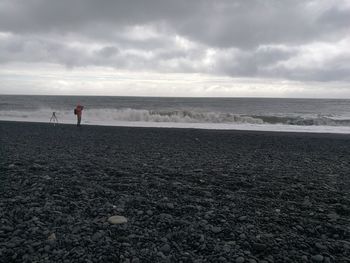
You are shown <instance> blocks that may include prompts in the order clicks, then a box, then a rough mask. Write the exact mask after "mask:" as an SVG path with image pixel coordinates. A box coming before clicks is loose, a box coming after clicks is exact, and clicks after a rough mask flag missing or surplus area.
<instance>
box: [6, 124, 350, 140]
mask: <svg viewBox="0 0 350 263" xmlns="http://www.w3.org/2000/svg"><path fill="white" fill-rule="evenodd" d="M1 123H23V124H41V125H51V126H53V124H50V123H49V122H41V121H22V120H21V121H16V120H0V124H1ZM130 123H131V124H132V123H133V122H130ZM131 124H129V125H130V126H128V123H127V122H125V125H108V124H87V123H83V124H82V126H86V127H111V128H135V129H165V130H166V129H170V130H171V129H176V130H203V131H213V132H215V131H216V132H228V133H230V132H233V133H235V132H237V133H247V134H255V133H256V134H269V133H271V134H284V135H296V134H299V135H301V136H307V135H310V136H316V135H319V136H326V137H327V136H333V135H334V136H342V137H350V131H349V132H348V133H345V132H327V131H319V132H318V131H311V130H310V131H289V130H283V131H278V130H259V129H247V130H246V129H228V128H227V129H215V128H212V129H211V128H198V127H172V126H170V127H168V126H142V125H139V126H138V125H137V124H136V125H131ZM56 125H57V124H56ZM62 125H64V126H66V125H67V126H76V124H74V123H59V124H58V125H57V126H62Z"/></svg>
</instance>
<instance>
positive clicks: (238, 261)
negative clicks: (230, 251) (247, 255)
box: [235, 257, 245, 263]
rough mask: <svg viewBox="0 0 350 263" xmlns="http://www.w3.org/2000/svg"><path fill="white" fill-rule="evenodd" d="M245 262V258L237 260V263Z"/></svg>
mask: <svg viewBox="0 0 350 263" xmlns="http://www.w3.org/2000/svg"><path fill="white" fill-rule="evenodd" d="M244 261H245V259H244V257H238V258H236V260H235V262H236V263H243V262H244Z"/></svg>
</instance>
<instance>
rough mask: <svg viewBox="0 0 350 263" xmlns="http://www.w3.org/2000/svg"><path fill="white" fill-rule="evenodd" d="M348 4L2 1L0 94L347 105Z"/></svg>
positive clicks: (325, 0) (345, 0)
mask: <svg viewBox="0 0 350 263" xmlns="http://www.w3.org/2000/svg"><path fill="white" fill-rule="evenodd" d="M349 47H350V1H349V0H216V1H213V0H193V1H189V0H176V1H174V0H147V1H144V0H139V1H136V0H60V1H56V0H0V94H43V95H45V94H49V95H55V94H56V95H116V96H190V97H192V96H199V97H207V96H215V97H216V96H219V97H307V98H328V97H329V98H350V48H349Z"/></svg>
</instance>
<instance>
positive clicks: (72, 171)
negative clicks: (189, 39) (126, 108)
mask: <svg viewBox="0 0 350 263" xmlns="http://www.w3.org/2000/svg"><path fill="white" fill-rule="evenodd" d="M349 168H350V136H349V135H329V134H296V133H295V134H293V133H272V132H270V133H263V132H243V131H209V130H191V129H153V128H117V127H96V126H83V127H82V128H81V129H79V128H77V127H75V126H72V125H59V126H56V127H53V126H50V125H48V124H38V123H37V124H35V123H16V122H0V220H1V222H0V223H1V224H0V262H133V263H136V262H250V263H254V262H261V263H263V262H265V263H266V262H350V174H349V171H350V169H349ZM113 215H120V216H124V217H126V218H127V220H128V222H127V223H124V224H111V223H109V222H108V218H109V217H110V216H113Z"/></svg>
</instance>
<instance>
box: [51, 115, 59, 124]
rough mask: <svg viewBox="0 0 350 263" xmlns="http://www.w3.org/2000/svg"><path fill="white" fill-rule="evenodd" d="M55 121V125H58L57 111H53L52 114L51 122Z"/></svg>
mask: <svg viewBox="0 0 350 263" xmlns="http://www.w3.org/2000/svg"><path fill="white" fill-rule="evenodd" d="M51 122H53V126H56V123H57V124H58V119H57V116H56V112H52V116H51V118H50V123H51Z"/></svg>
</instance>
